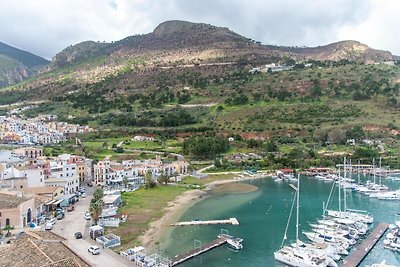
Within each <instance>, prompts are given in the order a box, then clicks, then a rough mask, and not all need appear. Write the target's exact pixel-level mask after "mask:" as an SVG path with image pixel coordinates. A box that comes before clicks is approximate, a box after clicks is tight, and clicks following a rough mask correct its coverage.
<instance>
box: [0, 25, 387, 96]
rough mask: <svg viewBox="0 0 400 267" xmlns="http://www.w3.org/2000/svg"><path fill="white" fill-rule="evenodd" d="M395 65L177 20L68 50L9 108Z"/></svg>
mask: <svg viewBox="0 0 400 267" xmlns="http://www.w3.org/2000/svg"><path fill="white" fill-rule="evenodd" d="M20 52H22V51H20ZM25 53H26V52H25ZM393 58H394V57H393V55H392V54H391V53H390V52H387V51H381V50H375V49H372V48H369V47H368V46H367V45H365V44H361V43H359V42H356V41H343V42H338V43H334V44H329V45H325V46H319V47H311V48H299V47H283V46H272V45H262V44H261V43H260V42H256V41H255V40H252V39H250V38H246V37H244V36H241V35H239V34H237V33H235V32H233V31H231V30H230V29H228V28H225V27H217V26H213V25H210V24H205V23H192V22H187V21H177V20H174V21H166V22H163V23H161V24H160V25H158V26H157V27H156V28H155V29H154V31H153V32H151V33H148V34H142V35H134V36H129V37H127V38H125V39H122V40H119V41H115V42H111V43H106V42H93V41H85V42H82V43H79V44H76V45H73V46H69V47H67V48H66V49H64V50H63V51H61V52H60V53H58V54H57V55H55V56H54V58H53V59H52V61H51V63H50V64H49V65H47V66H46V67H45V68H44V70H43V71H42V73H41V74H40V75H38V76H36V77H35V78H34V79H33V80H32V81H30V83H29V84H26V85H24V84H19V85H16V86H14V87H12V90H14V89H17V90H19V91H18V93H16V94H15V95H16V96H15V97H13V98H11V96H9V98H8V100H7V102H9V101H14V100H21V99H20V98H21V95H23V98H24V99H37V98H50V97H57V96H61V95H64V94H65V93H71V92H77V91H81V90H83V91H85V90H86V91H87V90H88V88H92V87H95V88H97V89H96V90H98V92H97V94H100V95H103V96H104V97H106V98H110V97H112V96H115V95H118V94H124V95H126V96H129V95H131V94H133V93H145V92H147V93H150V92H152V91H154V90H157V88H160V87H162V86H164V87H165V86H167V87H169V88H172V89H173V90H175V91H176V90H178V89H179V86H181V85H182V84H180V82H179V79H181V80H182V79H183V78H182V77H181V76H182V75H186V76H187V75H189V76H190V75H193V74H187V72H188V71H192V72H194V73H197V74H196V75H197V76H199V75H200V76H201V77H203V78H204V76H207V77H213V78H212V80H218V79H219V80H221V81H223V80H224V77H223V75H222V74H224V73H230V72H233V71H237V70H240V69H243V67H245V66H260V65H265V64H267V63H278V64H284V63H288V62H290V63H291V64H292V63H293V62H294V61H296V62H299V61H300V62H304V61H307V60H314V61H315V60H316V61H333V62H335V61H336V62H340V61H341V60H347V61H350V62H359V63H376V62H377V63H379V62H384V61H388V60H392V59H393ZM20 59H21V57H19V58H16V57H15V58H12V57H11V56H7V58H6V59H3V60H4V62H8V63H7V65H8V66H13V67H12V68H10V69H11V70H12V71H13V72H12V71H11V70H9V71H8V73H14V74H20V76H21V77H17V76H18V75H12V77H14V80H18V79H17V78H21V79H22V78H24V77H26V76H28V75H29V74H31V73H32V71H30V69H29V68H28V69H27V67H29V66H31V65H28V66H27V64H26V63H25V64H24V62H23V61H22V62H21V61H20ZM7 60H8V61H7ZM31 62H32V61H31ZM36 62H37V61H36ZM39 63H40V64H45V63H46V61H44V60H41V61H40V60H39ZM36 64H38V63H36ZM40 64H39V65H40ZM185 79H186V78H185ZM196 79H198V78H196ZM204 79H208V78H204ZM167 80H168V82H167ZM189 80H193V79H192V78H191V79H189ZM162 81H164V83H163V82H162ZM8 83H10V82H8ZM162 83H163V84H162ZM186 83H189V82H186ZM190 83H192V81H191V82H190ZM200 83H201V81H200ZM184 87H185V86H184ZM21 89H22V91H21ZM93 90H94V89H93ZM15 92H17V91H15ZM22 92H24V93H22ZM17 96H18V97H17ZM4 101H6V100H4Z"/></svg>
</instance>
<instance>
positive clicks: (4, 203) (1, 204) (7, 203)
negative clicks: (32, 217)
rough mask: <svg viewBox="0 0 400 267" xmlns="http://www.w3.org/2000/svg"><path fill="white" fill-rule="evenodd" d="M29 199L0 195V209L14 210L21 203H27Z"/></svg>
mask: <svg viewBox="0 0 400 267" xmlns="http://www.w3.org/2000/svg"><path fill="white" fill-rule="evenodd" d="M27 200H28V198H24V197H17V196H12V195H6V194H2V193H0V209H13V208H16V207H18V206H19V205H20V204H21V203H24V202H25V201H27Z"/></svg>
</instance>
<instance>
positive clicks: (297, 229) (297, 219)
mask: <svg viewBox="0 0 400 267" xmlns="http://www.w3.org/2000/svg"><path fill="white" fill-rule="evenodd" d="M299 201H300V174H297V207H296V247H298V245H299Z"/></svg>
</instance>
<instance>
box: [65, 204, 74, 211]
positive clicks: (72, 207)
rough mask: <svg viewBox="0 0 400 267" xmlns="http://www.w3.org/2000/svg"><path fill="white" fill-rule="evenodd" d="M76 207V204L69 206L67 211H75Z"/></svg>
mask: <svg viewBox="0 0 400 267" xmlns="http://www.w3.org/2000/svg"><path fill="white" fill-rule="evenodd" d="M74 209H75V206H73V205H72V206H68V208H67V211H73V210H74Z"/></svg>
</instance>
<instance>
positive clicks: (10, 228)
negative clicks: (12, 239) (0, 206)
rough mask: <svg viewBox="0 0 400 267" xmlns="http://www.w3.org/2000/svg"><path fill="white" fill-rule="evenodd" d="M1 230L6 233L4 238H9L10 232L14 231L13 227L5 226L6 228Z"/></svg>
mask: <svg viewBox="0 0 400 267" xmlns="http://www.w3.org/2000/svg"><path fill="white" fill-rule="evenodd" d="M3 230H5V231H7V234H6V236H9V235H10V231H11V230H14V227H13V226H11V225H6V226H4V227H3Z"/></svg>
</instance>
